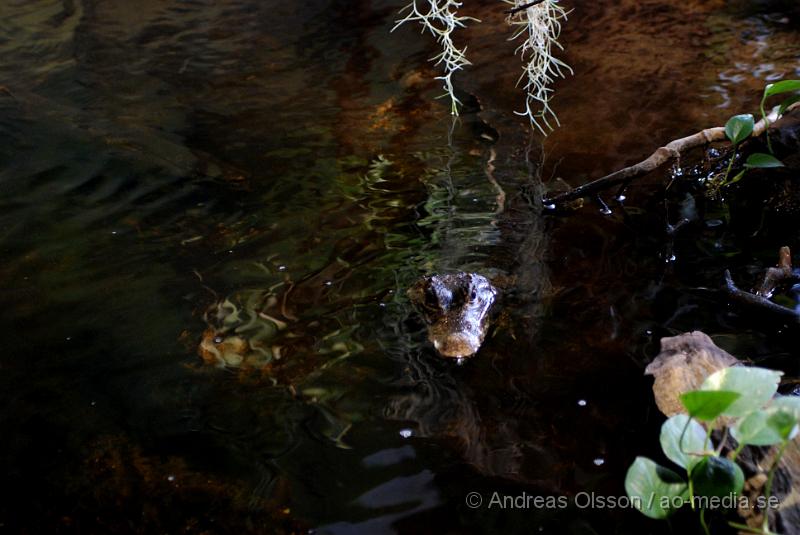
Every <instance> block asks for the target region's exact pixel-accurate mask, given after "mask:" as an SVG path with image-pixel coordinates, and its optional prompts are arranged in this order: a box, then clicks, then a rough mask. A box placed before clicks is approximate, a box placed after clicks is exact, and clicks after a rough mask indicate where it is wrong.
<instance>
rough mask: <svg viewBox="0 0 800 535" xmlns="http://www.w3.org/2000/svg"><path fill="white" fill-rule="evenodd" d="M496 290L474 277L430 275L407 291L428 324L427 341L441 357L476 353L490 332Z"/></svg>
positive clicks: (462, 273)
mask: <svg viewBox="0 0 800 535" xmlns="http://www.w3.org/2000/svg"><path fill="white" fill-rule="evenodd" d="M497 293H498V292H497V289H496V288H495V287H494V286H492V283H491V282H489V280H488V279H487V278H486V277H484V276H482V275H477V274H475V273H464V272H461V273H453V274H446V275H429V276H427V277H423V278H422V279H420V280H419V281H417V283H416V284H414V286H412V287H411V288H410V289H409V290H408V296H409V298H410V299H411V302H412V303H413V304H414V306H415V307H416V308H417V309H418V310H419V312H420V313H421V314H422V316H423V317H424V318H425V322H426V323H427V324H428V339H429V340H430V341H431V342H432V343H433V346H434V347H435V348H436V351H438V352H439V354H440V355H442V356H444V357H455V358H462V357H469V356H472V355H474V354H475V353H477V351H478V349H479V348H480V346H481V344H482V343H483V340H484V338H486V333H487V332H488V330H489V325H490V319H491V311H492V308H493V305H494V303H495V299H496V297H497Z"/></svg>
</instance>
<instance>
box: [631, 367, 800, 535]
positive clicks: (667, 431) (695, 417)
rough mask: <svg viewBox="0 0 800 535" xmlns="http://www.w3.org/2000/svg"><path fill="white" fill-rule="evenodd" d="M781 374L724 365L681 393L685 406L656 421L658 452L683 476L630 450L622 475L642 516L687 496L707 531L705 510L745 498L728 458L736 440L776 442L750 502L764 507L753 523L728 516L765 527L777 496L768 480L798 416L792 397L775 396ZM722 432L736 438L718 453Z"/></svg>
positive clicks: (667, 509) (799, 400)
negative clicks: (717, 434)
mask: <svg viewBox="0 0 800 535" xmlns="http://www.w3.org/2000/svg"><path fill="white" fill-rule="evenodd" d="M781 375H782V374H781V372H776V371H773V370H768V369H764V368H755V367H753V368H745V367H730V368H725V369H722V370H719V371H717V372H716V373H714V374H712V375H710V376H709V377H707V378H706V379H705V381H704V382H703V384H702V385H701V387H700V389H699V390H694V391H690V392H685V393H684V394H682V395H681V396H680V401H681V403H682V404H683V407H684V409H685V411H686V413H687V414H676V415H674V416H672V417H671V418H669V419H668V420H667V421H666V422H664V424H663V425H662V426H661V436H660V442H661V448H662V450H663V452H664V455H665V456H666V457H667V458H668V459H669V460H670V461H672V462H673V463H675V464H676V465H678V466H680V467H681V468H683V469H684V471H685V474H686V479H684V478H683V477H681V476H680V475H678V474H677V473H676V472H675V471H673V470H671V469H669V468H667V467H664V466H661V465H659V464H658V463H656V462H655V461H653V460H651V459H648V458H646V457H637V458H636V460H635V461H634V462H633V464H632V465H631V467H630V468H629V469H628V473H627V476H626V478H625V490H626V492H627V493H628V496H629V497H630V498H631V501H632V503H633V504H634V505H635V506H636V508H637V509H639V511H641V512H642V513H643V514H645V515H646V516H648V517H650V518H654V519H665V518H667V517H669V516H670V515H671V514H673V513H674V512H675V511H677V510H678V509H680V508H681V507H683V506H684V505H686V504H687V503H688V504H689V505H690V506H691V508H692V509H693V510H696V511H699V515H700V523H701V525H702V527H703V530H704V532H705V533H706V534H708V533H710V530H709V526H708V523H707V522H706V511H708V510H710V509H715V508H717V507H719V506H720V505H725V504H726V502H725V501H724V498H726V497H728V505H730V506H732V507H734V508H735V507H736V506H737V505H739V504H740V503H742V500H743V499H745V498H744V497H741V496H740V494H741V493H742V490H743V488H744V474H743V472H742V469H741V468H740V467H739V465H738V464H737V463H736V459H737V457H738V456H739V454H740V453H741V451H742V450H743V449H744V447H745V446H777V448H778V450H777V453H776V454H775V456H774V457H773V460H772V466H771V467H770V469H769V473H768V475H767V480H766V482H765V484H764V492H763V495H762V496H761V497H760V498H759V499H758V500H757V501H756V503H755V504H756V505H757V506H758V508H759V509H760V510H761V512H762V514H763V515H764V518H763V521H762V522H761V525H760V526H759V527H758V528H753V527H750V526H745V525H742V524H738V523H734V522H729V525H730V526H732V527H734V528H736V529H740V530H743V531H746V532H748V533H761V534H764V535H769V534H771V531H770V529H769V514H768V509H769V508H775V507H776V504H777V501H778V500H777V498H776V497H774V496H772V495H771V492H772V482H773V479H774V477H775V472H776V470H777V468H778V465H779V463H780V460H781V457H782V456H783V453H784V451H785V449H786V447H787V445H788V444H789V442H790V441H791V440H792V439H793V438H794V437H795V436H796V435H797V433H798V424H799V423H800V397H795V396H775V394H776V392H777V389H778V382H779V380H780V377H781ZM701 422H702V423H701ZM703 424H705V427H704V425H703ZM714 429H719V430H721V431H722V438H721V439H720V443H719V445H718V446H717V447H715V446H714V443H713V441H712V437H711V433H712V431H713V430H714ZM729 435H730V436H731V437H733V439H735V441H736V443H737V446H736V447H735V449H733V451H731V452H730V453H729V455H728V456H723V455H722V450H723V448H724V447H725V446H726V445H727V444H728V440H727V437H728V436H729ZM714 504H717V506H716V507H715V505H714ZM750 505H752V503H751V504H750Z"/></svg>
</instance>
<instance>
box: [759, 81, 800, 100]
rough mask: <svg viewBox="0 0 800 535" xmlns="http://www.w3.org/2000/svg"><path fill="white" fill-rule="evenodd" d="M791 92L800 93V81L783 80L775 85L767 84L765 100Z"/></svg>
mask: <svg viewBox="0 0 800 535" xmlns="http://www.w3.org/2000/svg"><path fill="white" fill-rule="evenodd" d="M791 91H800V80H781V81H780V82H775V83H774V84H767V86H766V87H765V88H764V98H769V97H771V96H772V95H778V94H780V93H789V92H791Z"/></svg>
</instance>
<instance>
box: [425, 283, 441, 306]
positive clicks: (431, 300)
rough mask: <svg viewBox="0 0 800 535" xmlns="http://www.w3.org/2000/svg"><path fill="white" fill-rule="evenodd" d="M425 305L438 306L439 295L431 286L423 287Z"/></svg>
mask: <svg viewBox="0 0 800 535" xmlns="http://www.w3.org/2000/svg"><path fill="white" fill-rule="evenodd" d="M425 306H427V307H429V308H439V296H437V295H436V291H435V290H434V289H433V287H432V286H428V287H427V288H425Z"/></svg>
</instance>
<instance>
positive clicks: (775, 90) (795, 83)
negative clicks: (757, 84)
mask: <svg viewBox="0 0 800 535" xmlns="http://www.w3.org/2000/svg"><path fill="white" fill-rule="evenodd" d="M783 93H798V94H795V95H792V96H791V97H789V98H787V99H785V100H784V101H783V102H782V103H781V104H780V106H779V107H778V115H783V113H784V112H785V111H786V108H788V107H789V106H791V105H792V104H794V103H795V102H800V80H781V81H780V82H775V83H774V84H767V86H766V87H765V88H764V94H763V95H762V97H761V106H760V110H761V118H762V119H763V121H764V124H765V126H766V127H767V128H769V118H768V116H767V111H766V103H767V99H768V98H769V97H772V96H774V95H780V94H783ZM764 132H765V137H766V138H767V147H769V153H770V154H774V153H773V152H772V142H771V141H770V139H769V132H767V130H765V131H764Z"/></svg>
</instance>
